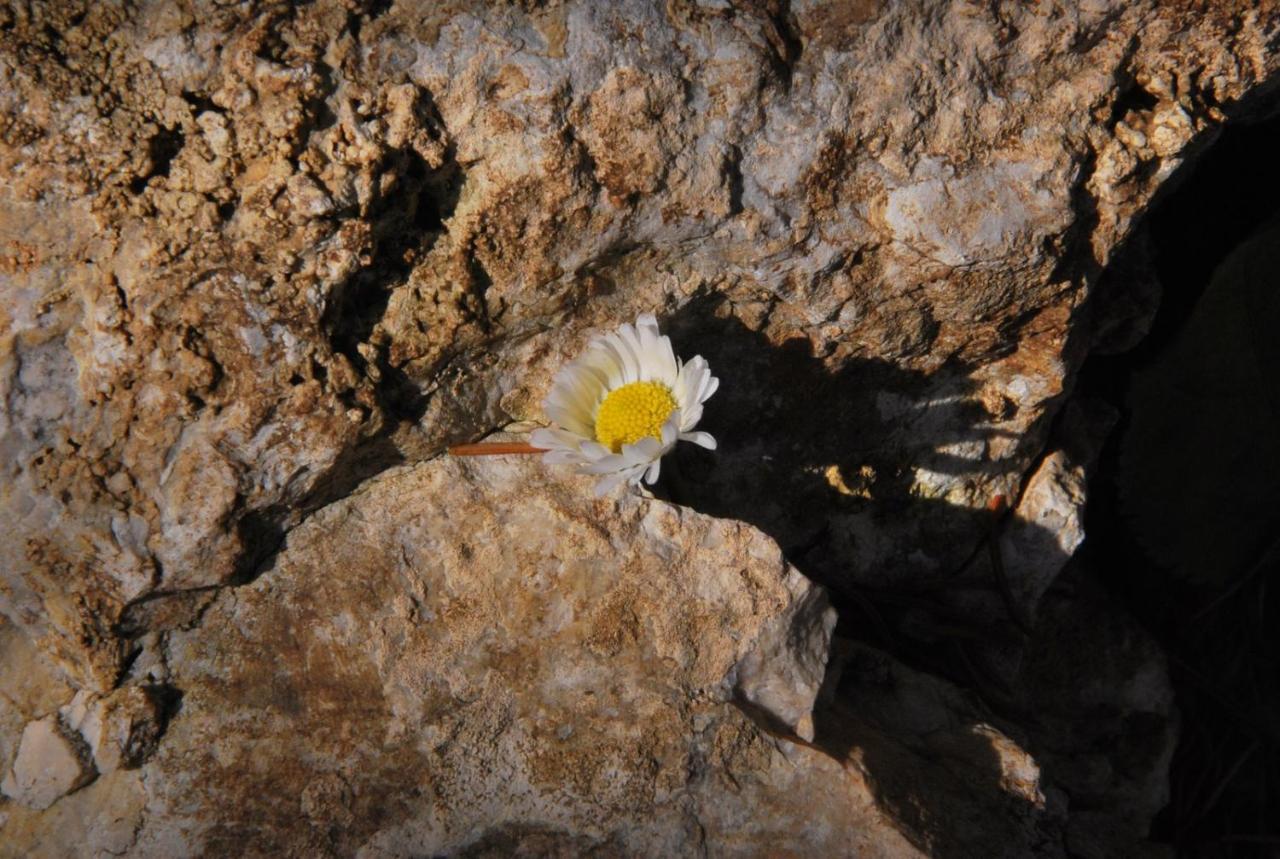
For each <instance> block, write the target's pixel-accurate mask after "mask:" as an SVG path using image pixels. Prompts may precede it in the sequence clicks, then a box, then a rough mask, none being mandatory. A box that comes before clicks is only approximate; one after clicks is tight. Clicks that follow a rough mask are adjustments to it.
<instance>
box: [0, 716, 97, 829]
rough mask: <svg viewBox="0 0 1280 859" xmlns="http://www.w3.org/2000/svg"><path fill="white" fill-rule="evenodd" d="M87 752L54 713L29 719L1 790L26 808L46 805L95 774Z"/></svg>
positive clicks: (92, 777) (0, 785)
mask: <svg viewBox="0 0 1280 859" xmlns="http://www.w3.org/2000/svg"><path fill="white" fill-rule="evenodd" d="M86 752H87V750H86V749H85V748H84V746H83V743H81V742H80V741H79V738H77V737H75V736H74V735H73V734H71V733H70V732H68V731H66V730H65V729H64V728H63V727H62V726H61V724H59V721H58V718H57V716H46V717H45V718H43V719H39V720H37V721H35V722H29V723H27V726H26V728H24V729H23V731H22V741H21V742H20V743H19V745H18V755H17V757H16V758H15V759H14V762H13V768H12V770H11V771H10V772H9V775H8V776H6V777H5V779H4V782H3V783H0V792H3V793H4V795H5V796H7V797H9V798H10V799H12V800H14V801H15V802H19V803H21V804H22V805H25V806H27V807H28V808H33V809H37V810H42V809H46V808H48V807H49V806H51V805H53V804H54V803H55V802H57V801H58V800H59V799H61V798H62V797H63V796H66V795H67V794H68V793H71V792H72V791H73V790H75V789H76V788H78V787H81V786H83V785H85V784H88V783H89V782H90V781H92V780H93V779H94V777H95V776H96V775H97V772H96V771H95V770H94V768H93V764H92V763H91V762H90V759H89V755H88V754H87V753H86Z"/></svg>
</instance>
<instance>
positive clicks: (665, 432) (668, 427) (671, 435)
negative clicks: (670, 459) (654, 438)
mask: <svg viewBox="0 0 1280 859" xmlns="http://www.w3.org/2000/svg"><path fill="white" fill-rule="evenodd" d="M680 414H681V413H680V410H679V409H676V410H675V411H674V412H672V413H671V414H670V415H669V416H668V417H667V419H666V421H665V422H664V423H663V424H662V453H666V452H667V451H669V450H671V448H673V447H675V446H676V439H677V438H679V434H680V421H681V417H680ZM659 456H661V454H659Z"/></svg>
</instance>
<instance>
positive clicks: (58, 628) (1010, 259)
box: [0, 0, 1276, 693]
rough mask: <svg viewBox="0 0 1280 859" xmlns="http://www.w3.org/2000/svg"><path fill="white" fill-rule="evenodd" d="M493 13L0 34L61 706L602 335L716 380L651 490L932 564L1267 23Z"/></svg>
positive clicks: (956, 545) (38, 6) (820, 8)
mask: <svg viewBox="0 0 1280 859" xmlns="http://www.w3.org/2000/svg"><path fill="white" fill-rule="evenodd" d="M526 5H527V4H516V5H508V4H496V5H494V4H475V3H450V4H414V3H399V4H391V5H390V6H389V7H388V8H386V9H383V8H381V7H378V8H376V9H374V8H369V9H365V8H364V7H360V9H359V11H352V8H354V7H350V4H348V3H345V2H342V1H341V0H320V2H316V3H311V4H305V5H296V4H286V5H283V6H272V7H270V8H264V9H261V10H256V7H255V8H250V7H244V8H241V7H225V6H222V5H220V4H216V3H209V2H203V0H202V1H201V2H196V3H194V4H192V5H190V6H183V5H172V4H159V5H157V6H156V7H155V8H152V7H147V9H146V11H145V13H144V11H143V10H142V9H137V10H135V9H133V8H132V7H129V8H128V9H117V8H115V7H112V6H110V5H104V6H94V7H93V8H91V9H89V10H88V11H87V12H86V14H84V15H83V16H76V15H75V14H74V13H73V12H72V11H70V10H69V8H68V7H67V6H66V4H62V3H56V2H48V3H34V4H31V5H30V9H29V11H28V10H27V7H24V11H23V12H21V13H20V14H19V13H16V12H15V13H8V12H6V13H4V14H5V15H6V16H9V18H11V20H8V19H7V20H6V23H5V29H4V33H5V36H4V40H3V43H0V76H2V77H3V80H4V81H5V86H4V87H3V91H4V95H3V96H0V172H2V173H3V174H4V175H5V176H6V178H8V179H10V180H11V181H8V182H6V183H5V185H4V190H3V191H0V262H2V263H3V264H2V265H0V294H2V295H3V297H4V301H3V302H0V307H2V308H3V309H0V331H3V335H2V336H0V394H2V395H3V401H4V403H5V407H4V411H3V413H2V414H0V438H2V439H3V441H2V451H3V453H4V460H5V461H6V462H11V463H14V467H15V469H16V470H15V471H14V472H13V474H12V476H11V479H8V480H6V481H5V482H4V484H3V488H2V489H0V505H2V506H0V509H2V510H3V511H4V515H5V516H6V518H7V519H8V521H11V522H12V523H13V525H14V527H13V528H12V529H10V531H9V534H8V535H6V536H5V538H4V539H0V570H3V579H2V582H3V585H2V588H3V589H2V590H0V606H3V610H4V612H5V614H6V615H8V616H9V617H10V618H12V619H13V620H14V621H15V622H17V623H19V624H21V625H22V626H23V627H24V629H26V630H27V632H28V634H29V635H30V636H31V637H32V638H33V639H35V640H38V641H39V642H40V645H41V646H42V647H43V648H44V649H46V651H47V652H49V653H50V654H52V655H53V656H54V657H55V658H56V659H58V660H59V662H60V664H61V665H62V666H63V668H64V670H66V671H67V672H68V674H69V676H70V677H71V678H73V679H74V680H75V682H76V683H77V684H79V685H83V686H85V687H87V688H92V689H94V690H95V691H97V692H99V693H105V692H107V691H109V690H110V689H111V688H112V687H113V686H114V685H115V684H116V683H117V682H118V681H119V680H120V676H119V675H120V672H121V670H122V668H123V667H124V666H125V664H126V662H127V657H126V654H127V651H128V649H129V646H128V645H127V643H125V642H122V641H120V640H119V638H118V636H117V635H116V634H115V632H114V630H116V629H119V628H122V627H124V628H128V627H129V626H130V625H129V624H128V623H126V622H125V620H126V618H125V615H126V614H128V613H129V612H130V611H131V610H132V609H133V607H134V606H136V605H137V604H138V603H139V602H140V601H145V600H147V599H149V598H150V596H151V595H153V594H155V593H160V594H171V593H173V592H175V591H183V590H191V589H199V588H207V587H218V586H222V585H224V584H226V583H227V582H229V581H236V580H242V579H245V578H249V577H252V575H253V574H254V572H255V571H256V570H257V569H258V567H260V566H261V565H262V564H263V563H264V562H266V561H267V560H268V559H269V557H270V554H271V552H272V551H274V549H275V548H276V547H277V546H278V543H279V540H280V537H281V535H282V534H283V533H284V532H285V531H287V530H288V529H289V528H290V527H292V526H293V525H294V524H296V522H297V521H299V520H300V518H301V517H302V516H303V515H305V513H306V512H307V511H309V510H312V509H315V508H317V507H319V506H322V505H323V504H324V503H326V502H328V501H330V500H332V499H334V498H337V497H341V496H342V495H343V494H345V493H346V492H348V491H349V490H350V489H351V487H352V486H354V485H355V484H356V483H358V482H359V480H360V479H362V478H365V477H367V476H368V475H369V474H371V473H374V472H376V471H378V470H380V469H381V468H384V467H386V465H387V464H388V463H391V462H394V461H397V460H398V459H402V458H409V459H417V458H421V457H422V456H424V455H430V454H431V453H432V452H434V451H438V450H439V449H440V447H441V445H442V443H443V442H445V441H448V440H456V439H459V438H464V437H474V436H478V435H480V434H482V433H483V432H485V431H488V430H491V429H493V428H496V427H499V426H501V425H503V424H504V423H506V422H507V421H509V420H511V419H513V418H516V419H537V418H539V417H540V414H539V410H538V408H537V403H538V400H539V398H540V397H541V395H542V394H543V393H544V391H545V388H546V384H547V380H548V378H549V375H550V374H551V373H552V372H553V371H554V369H555V368H556V366H557V365H558V364H559V363H560V361H561V360H563V359H564V358H565V357H567V356H570V355H572V354H573V353H574V352H575V351H576V350H577V349H578V348H580V346H581V343H582V342H583V340H584V338H585V337H586V336H587V334H588V333H589V331H590V330H591V329H592V328H593V327H599V326H603V325H611V324H615V323H616V322H617V321H619V320H621V319H624V318H631V317H634V315H635V314H636V313H637V312H639V311H642V310H654V309H657V310H660V311H666V313H665V315H666V316H668V317H671V318H672V321H673V323H674V324H676V326H677V327H678V328H679V330H680V331H681V332H682V335H681V336H682V337H683V338H684V339H685V340H686V342H687V343H688V345H689V347H690V348H691V350H693V351H705V352H709V353H711V355H710V356H709V357H714V358H716V359H718V360H720V361H721V363H722V364H727V363H728V362H731V361H734V359H735V358H736V357H737V354H738V352H740V351H743V350H748V349H749V350H754V351H755V352H756V353H757V356H756V358H755V359H754V360H749V361H747V362H745V363H735V368H736V375H737V376H738V377H739V378H741V379H742V381H741V382H740V383H738V385H737V391H739V392H741V396H737V395H735V393H734V390H735V388H734V386H732V385H726V387H725V388H724V397H723V402H722V404H721V405H717V407H716V409H715V410H713V411H712V412H708V419H713V418H714V419H715V421H716V422H717V423H718V424H719V427H718V428H719V430H720V431H721V433H722V438H724V439H725V444H724V445H723V446H722V449H721V452H720V455H719V457H718V459H717V460H715V462H716V467H715V468H714V469H711V470H710V471H709V473H708V474H705V475H703V477H702V479H701V480H700V481H699V483H700V487H696V488H699V489H700V491H694V492H691V493H690V494H689V500H690V501H691V502H692V503H694V504H696V506H698V507H699V508H700V509H703V510H707V511H711V512H719V513H723V514H725V515H730V516H739V517H743V518H750V519H751V521H753V522H754V523H755V524H757V525H760V526H761V527H763V528H764V529H765V530H766V531H768V532H769V533H770V534H771V535H773V536H775V537H776V538H778V539H779V540H781V541H782V543H783V544H784V546H786V547H788V548H791V547H793V546H799V545H804V546H808V547H809V551H808V553H807V562H806V566H807V567H808V568H810V571H811V572H812V573H813V574H814V575H816V576H819V577H821V578H822V579H824V580H826V581H827V582H829V583H830V584H832V585H833V586H837V587H840V586H847V585H848V584H849V583H851V582H853V583H857V582H862V581H864V578H865V577H877V578H883V577H887V578H890V579H893V580H897V581H902V580H907V579H910V578H911V577H914V576H919V575H928V574H931V573H933V572H936V571H937V570H939V569H946V568H948V567H949V566H951V565H954V564H955V563H957V562H958V561H959V560H961V559H962V558H964V557H965V556H966V554H967V553H968V552H969V551H970V550H971V549H972V547H973V546H974V544H975V543H976V541H977V540H978V539H979V538H980V535H981V531H982V524H983V517H982V516H981V515H980V514H981V511H982V510H983V508H984V507H985V505H986V504H987V502H988V501H990V499H991V498H992V497H993V496H994V495H998V494H1005V495H1014V494H1015V490H1016V488H1017V487H1018V486H1019V484H1020V483H1021V481H1022V480H1023V478H1024V472H1025V470H1026V469H1027V468H1028V466H1029V465H1030V464H1031V462H1032V461H1033V459H1034V457H1035V456H1036V454H1037V452H1038V451H1039V449H1040V447H1041V445H1042V444H1043V442H1044V436H1043V433H1044V431H1045V428H1046V427H1047V426H1048V424H1049V421H1048V417H1049V416H1050V415H1051V413H1052V412H1053V411H1054V409H1056V407H1057V405H1058V403H1059V402H1060V400H1061V395H1062V391H1063V385H1064V381H1065V380H1066V379H1067V378H1068V376H1069V374H1070V373H1071V371H1072V368H1073V367H1074V366H1075V365H1076V364H1077V363H1078V361H1079V355H1080V354H1081V352H1080V349H1078V348H1071V347H1072V339H1071V336H1072V334H1073V333H1074V332H1073V330H1072V328H1071V320H1072V319H1073V312H1074V311H1075V310H1076V308H1078V307H1079V306H1080V304H1081V302H1082V301H1083V300H1084V298H1085V297H1086V296H1087V294H1088V292H1089V290H1090V288H1091V286H1092V284H1093V283H1094V281H1095V279H1096V273H1097V271H1098V270H1099V268H1100V266H1101V265H1102V264H1103V263H1105V262H1106V261H1107V259H1108V258H1109V255H1110V252H1111V248H1113V247H1114V246H1115V245H1116V244H1117V243H1118V242H1119V241H1120V240H1122V239H1123V238H1124V237H1125V235H1126V234H1127V232H1128V229H1129V225H1130V224H1131V223H1132V221H1133V219H1134V218H1135V216H1136V215H1138V214H1139V213H1140V212H1141V211H1142V209H1143V207H1144V206H1145V204H1146V202H1147V201H1148V200H1149V199H1150V198H1151V195H1152V194H1153V193H1154V191H1155V190H1156V188H1157V187H1158V186H1159V185H1160V183H1161V182H1163V181H1164V179H1165V178H1167V177H1168V176H1169V175H1170V173H1171V172H1172V171H1173V170H1174V169H1175V168H1176V167H1177V165H1178V164H1180V163H1181V162H1182V160H1183V158H1184V153H1186V152H1187V151H1188V147H1189V146H1194V145H1195V144H1197V143H1199V142H1201V141H1203V140H1204V139H1206V138H1207V136H1208V135H1210V134H1211V133H1212V131H1213V129H1214V128H1215V127H1217V126H1218V125H1219V124H1220V123H1221V122H1222V121H1223V120H1224V118H1225V116H1226V115H1227V113H1228V112H1231V111H1233V110H1235V109H1236V105H1238V104H1239V103H1240V101H1241V99H1242V98H1243V97H1244V96H1245V95H1246V94H1247V93H1248V92H1250V91H1251V89H1252V88H1253V87H1255V86H1257V85H1259V84H1261V83H1262V82H1264V81H1265V80H1267V79H1268V77H1269V76H1270V75H1271V74H1273V73H1274V70H1275V67H1276V59H1275V56H1274V53H1273V52H1271V51H1269V50H1268V49H1267V45H1268V44H1269V43H1268V41H1267V39H1268V36H1267V34H1268V33H1269V32H1270V27H1271V26H1272V25H1273V24H1274V16H1275V8H1274V5H1273V4H1272V3H1270V2H1268V3H1263V4H1254V5H1253V6H1251V8H1250V9H1249V11H1248V14H1243V15H1236V14H1235V13H1234V12H1232V11H1231V10H1230V9H1228V8H1227V7H1226V6H1222V7H1220V6H1216V5H1212V4H1211V5H1210V7H1208V8H1207V9H1206V10H1205V11H1204V12H1203V13H1200V12H1194V13H1193V12H1191V11H1190V10H1189V9H1184V8H1183V7H1182V6H1180V5H1178V4H1163V3H1156V2H1154V1H1153V0H1149V2H1142V3H1128V4H1107V3H1098V4H1084V5H1081V6H1079V7H1075V6H1073V7H1072V8H1071V9H1069V10H1067V11H1065V12H1064V13H1063V14H1061V15H1058V14H1049V12H1048V11H1047V9H1042V8H1040V7H1037V6H1034V5H1031V6H1025V5H1023V6H1017V7H1015V8H1009V9H1002V10H1000V11H999V12H994V11H990V10H978V9H974V8H972V7H971V5H970V4H967V3H961V2H956V3H951V4H944V5H942V6H939V5H938V4H936V3H933V2H926V0H913V2H902V3H863V4H855V6H851V7H849V9H848V10H844V11H838V10H836V9H835V7H830V8H828V6H827V4H822V3H794V4H791V7H792V8H791V9H790V11H789V12H785V11H782V7H776V8H775V5H773V4H737V6H736V7H735V6H734V5H733V4H726V3H683V2H682V3H675V4H668V3H659V2H652V0H629V2H626V3H617V4H599V3H592V2H569V3H557V4H549V5H547V6H545V7H542V6H537V4H534V5H533V6H529V7H528V8H526ZM215 48H217V50H215ZM58 58H65V59H66V62H65V63H64V62H62V61H60V60H59V59H58ZM497 58H500V59H497ZM1188 69H1194V70H1195V72H1194V74H1189V73H1187V72H1186V70H1188ZM1117 82H1120V84H1122V85H1118V84H1117ZM1131 105H1132V106H1131ZM1081 225H1083V226H1081ZM1082 230H1083V231H1082ZM695 297H698V298H699V300H697V301H694V300H692V299H694V298H695ZM734 326H737V328H735V327H734ZM735 331H736V332H737V333H738V334H739V335H740V336H739V337H737V338H736V340H735V339H734V338H732V337H730V338H728V339H726V337H725V336H724V335H725V334H726V333H728V334H733V333H734V332H735ZM737 341H743V342H737ZM1078 341H1079V338H1077V342H1076V344H1075V345H1077V346H1078V345H1082V344H1080V343H1079V342H1078ZM784 344H790V345H788V346H785V348H784ZM798 345H803V349H804V350H805V352H806V353H807V362H805V363H802V364H801V365H800V366H799V367H798V368H797V367H792V366H791V364H792V363H793V362H792V361H791V359H790V358H789V357H788V355H789V354H790V353H791V352H793V351H794V350H795V347H796V346H798ZM797 373H798V374H799V376H800V378H799V379H796V378H794V377H795V376H796V375H797ZM788 385H789V386H790V387H788ZM794 390H806V391H808V390H814V391H818V392H819V393H820V396H818V397H814V398H807V399H805V400H804V401H803V402H801V401H798V400H796V399H795V398H793V397H789V396H788V395H787V392H788V391H794ZM764 391H769V392H772V393H770V394H764V393H761V392H764ZM797 412H802V414H800V415H799V416H797V414H796V413H797ZM832 439H839V440H840V441H838V442H833V441H831V440H832ZM846 440H849V441H846ZM762 456H765V457H769V458H770V461H772V462H774V463H775V466H774V467H771V468H769V469H760V468H759V467H758V466H759V462H760V461H761V457H762ZM833 469H834V471H833ZM824 473H828V474H834V475H835V483H834V484H833V483H830V482H829V481H828V480H825V479H821V478H818V479H814V478H815V476H817V475H822V474H824ZM854 484H859V485H860V486H861V487H862V488H860V489H857V492H858V493H861V494H856V495H854V496H846V495H845V494H844V493H843V492H841V491H839V490H833V486H835V485H842V486H845V487H849V486H853V485H854ZM851 498H862V499H863V502H865V503H858V502H855V501H853V500H850V499H851ZM897 506H903V507H905V508H907V509H908V511H909V515H894V516H886V515H882V511H885V510H889V509H891V508H895V507H897ZM864 571H875V572H874V573H870V572H864ZM153 619H154V620H156V621H157V622H163V620H162V618H161V617H159V616H156V617H154V618H153ZM145 631H146V630H140V632H145Z"/></svg>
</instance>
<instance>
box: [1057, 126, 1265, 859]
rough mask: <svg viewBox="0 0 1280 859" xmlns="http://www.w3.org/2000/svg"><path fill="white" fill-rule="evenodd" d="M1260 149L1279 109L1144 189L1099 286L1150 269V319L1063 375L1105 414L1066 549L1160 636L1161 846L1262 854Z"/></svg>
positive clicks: (1190, 852) (1131, 281) (1140, 276)
mask: <svg viewBox="0 0 1280 859" xmlns="http://www.w3.org/2000/svg"><path fill="white" fill-rule="evenodd" d="M1277 149H1280V115H1278V116H1274V117H1272V118H1270V119H1262V120H1258V121H1247V120H1240V121H1237V122H1236V123H1234V124H1232V125H1229V126H1228V127H1227V128H1226V129H1225V130H1224V131H1223V133H1222V135H1221V137H1220V138H1219V139H1218V140H1216V141H1214V143H1213V144H1212V145H1211V147H1210V148H1209V149H1208V150H1206V151H1205V153H1204V154H1203V155H1202V156H1201V157H1200V158H1199V159H1198V160H1197V161H1196V162H1195V163H1193V164H1190V165H1188V166H1187V167H1186V168H1184V169H1185V171H1186V172H1185V175H1184V176H1183V177H1179V178H1180V179H1181V181H1178V182H1177V183H1176V184H1174V185H1173V186H1172V189H1171V190H1170V191H1169V192H1168V193H1167V194H1163V195H1162V196H1161V197H1160V198H1159V199H1157V201H1156V202H1155V203H1154V204H1153V206H1152V208H1151V209H1150V211H1149V213H1148V215H1147V216H1146V218H1145V219H1144V221H1143V222H1142V223H1140V224H1138V225H1137V226H1136V228H1135V230H1134V234H1133V237H1132V239H1131V240H1130V241H1129V242H1128V243H1127V245H1126V246H1125V248H1124V249H1123V250H1122V251H1121V252H1120V253H1119V254H1117V257H1116V258H1115V260H1114V261H1113V262H1112V264H1111V265H1110V266H1109V268H1108V271H1107V273H1106V274H1105V275H1104V278H1103V282H1102V284H1101V285H1100V292H1099V296H1100V301H1099V302H1097V305H1102V306H1105V305H1106V304H1107V303H1108V302H1111V301H1114V300H1116V299H1115V298H1114V296H1115V295H1116V294H1122V293H1125V292H1126V291H1132V290H1133V289H1134V288H1135V286H1137V287H1140V286H1141V284H1142V283H1144V282H1145V283H1147V284H1151V285H1157V287H1158V290H1159V292H1158V294H1155V293H1149V295H1148V297H1147V299H1145V302H1146V303H1147V306H1148V307H1150V305H1151V304H1152V303H1154V302H1155V301H1157V300H1158V309H1157V310H1156V312H1155V315H1154V318H1153V319H1152V318H1151V317H1150V315H1149V314H1147V319H1146V320H1145V321H1142V322H1139V324H1138V328H1139V329H1142V328H1145V327H1146V326H1147V325H1149V326H1150V330H1149V332H1148V333H1146V335H1145V336H1142V334H1143V332H1142V331H1141V330H1138V331H1136V332H1135V331H1132V330H1130V331H1129V332H1127V333H1126V334H1124V335H1123V336H1122V338H1121V339H1122V341H1123V342H1121V343H1120V344H1118V345H1116V344H1112V345H1113V346H1114V348H1108V347H1107V346H1106V344H1105V343H1104V346H1103V349H1102V350H1101V351H1102V352H1106V353H1109V354H1099V353H1098V352H1097V351H1095V353H1094V354H1092V355H1091V356H1090V357H1089V359H1088V360H1087V361H1086V363H1085V364H1084V366H1083V368H1082V370H1081V373H1080V376H1079V379H1078V382H1077V386H1076V391H1075V396H1077V397H1080V398H1084V399H1086V400H1101V401H1103V402H1105V403H1107V404H1109V405H1110V406H1111V407H1113V408H1114V409H1116V411H1117V412H1118V413H1119V416H1120V419H1119V422H1118V424H1117V426H1116V428H1115V429H1114V430H1113V431H1112V433H1111V435H1110V436H1109V438H1108V440H1107V443H1106V445H1105V447H1104V449H1103V451H1102V455H1101V457H1100V460H1099V463H1098V465H1097V468H1096V469H1095V472H1094V474H1093V475H1092V477H1091V479H1090V482H1089V490H1088V506H1087V509H1086V521H1085V533H1086V535H1087V536H1086V539H1085V543H1084V545H1083V547H1082V548H1081V549H1080V552H1079V554H1078V558H1079V560H1080V561H1081V563H1082V564H1083V566H1084V567H1085V568H1086V569H1087V570H1089V573H1090V575H1091V576H1092V577H1093V578H1095V579H1096V580H1097V582H1098V584H1099V585H1100V586H1102V587H1103V588H1106V589H1107V590H1108V591H1109V592H1110V593H1111V594H1112V596H1113V598H1115V599H1116V600H1117V601H1119V602H1120V603H1121V604H1122V605H1123V606H1124V607H1125V608H1126V609H1127V610H1128V611H1129V612H1130V613H1131V614H1132V615H1133V616H1134V617H1136V618H1137V619H1138V620H1139V622H1140V623H1141V624H1142V625H1143V626H1144V627H1145V628H1146V630H1147V631H1148V632H1149V633H1150V634H1151V635H1153V636H1154V637H1155V638H1156V640H1157V641H1158V642H1159V644H1160V646H1161V647H1162V649H1163V650H1164V652H1165V653H1166V654H1167V657H1168V664H1169V672H1170V677H1171V680H1172V683H1173V687H1174V692H1175V696H1176V703H1177V707H1178V710H1179V713H1180V722H1181V726H1180V736H1179V740H1178V745H1177V748H1176V751H1175V752H1174V756H1173V760H1172V765H1171V769H1170V795H1169V801H1168V804H1167V805H1166V806H1165V807H1164V809H1163V810H1162V811H1160V813H1159V814H1158V815H1157V816H1156V819H1155V821H1154V823H1153V826H1152V830H1151V838H1152V840H1154V841H1156V842H1158V843H1163V844H1166V845H1170V846H1172V847H1173V849H1174V850H1175V852H1176V854H1177V855H1179V856H1187V857H1219V856H1244V857H1262V856H1276V855H1280V633H1277V629H1278V627H1277V626H1276V624H1275V623H1270V624H1269V621H1270V620H1272V619H1274V618H1275V617H1276V616H1277V615H1276V612H1277V610H1278V609H1280V605H1277V599H1278V597H1277V589H1276V588H1274V587H1269V585H1270V584H1272V583H1273V581H1274V579H1275V576H1276V575H1277V573H1280V499H1278V498H1277V497H1276V493H1277V491H1280V409H1278V408H1277V404H1280V385H1278V384H1277V382H1276V380H1277V379H1278V378H1280V349H1278V348H1277V346H1276V343H1277V342H1278V341H1277V338H1276V337H1275V336H1274V334H1271V333H1270V330H1269V328H1268V326H1269V325H1270V324H1272V323H1280V231H1278V230H1277V224H1280V221H1278V220H1277V217H1278V216H1280V159H1276V158H1275V152H1276V151H1277ZM1251 238H1252V240H1251ZM1108 281H1111V282H1110V283H1108ZM1139 291H1141V290H1140V288H1139ZM1120 300H1121V301H1122V302H1126V303H1127V304H1128V306H1129V309H1130V310H1131V311H1134V310H1135V309H1136V308H1138V307H1140V306H1141V305H1142V304H1143V303H1144V300H1143V299H1139V300H1138V301H1137V302H1136V304H1135V302H1134V301H1133V300H1130V299H1123V298H1122V299H1120ZM1114 306H1115V305H1112V307H1113V308H1114ZM1136 315H1137V316H1139V317H1140V316H1141V315H1142V314H1141V313H1140V312H1138V313H1136ZM1104 327H1105V326H1099V330H1100V331H1101V330H1102V328H1104ZM1272 327H1274V326H1272ZM1104 334H1105V332H1104ZM1103 339H1104V340H1105V337H1104V338H1103ZM1135 341H1136V342H1135Z"/></svg>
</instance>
